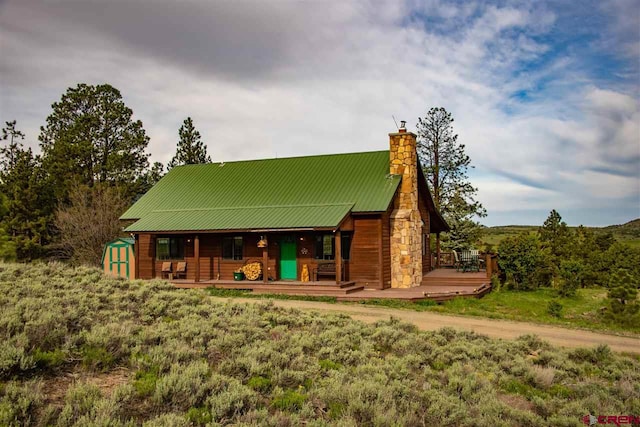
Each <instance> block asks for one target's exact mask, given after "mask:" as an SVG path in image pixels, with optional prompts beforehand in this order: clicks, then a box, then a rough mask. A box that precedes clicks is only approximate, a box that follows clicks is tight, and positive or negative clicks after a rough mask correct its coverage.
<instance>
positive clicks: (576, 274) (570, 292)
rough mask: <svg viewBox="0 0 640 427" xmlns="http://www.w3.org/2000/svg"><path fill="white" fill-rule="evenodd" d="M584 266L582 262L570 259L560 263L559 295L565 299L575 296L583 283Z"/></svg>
mask: <svg viewBox="0 0 640 427" xmlns="http://www.w3.org/2000/svg"><path fill="white" fill-rule="evenodd" d="M583 272H584V265H583V264H582V262H580V261H578V260H575V259H569V260H562V261H560V277H561V279H562V280H561V281H560V282H559V283H558V294H559V295H560V296H563V297H569V296H574V295H575V294H576V291H577V290H578V288H579V287H580V284H581V283H582V275H583Z"/></svg>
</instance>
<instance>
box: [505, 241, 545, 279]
mask: <svg viewBox="0 0 640 427" xmlns="http://www.w3.org/2000/svg"><path fill="white" fill-rule="evenodd" d="M498 253H499V254H500V258H499V259H498V264H499V266H500V269H501V270H503V271H504V273H505V274H506V276H507V282H508V283H509V285H510V287H511V288H513V289H516V290H527V289H535V288H537V287H538V286H539V283H538V281H537V278H536V273H537V272H538V270H539V269H540V267H541V265H542V264H543V260H544V255H543V253H542V251H541V249H540V244H539V242H538V238H537V237H536V236H535V235H531V234H528V233H521V234H518V235H517V236H514V237H507V238H506V239H504V240H502V241H501V242H500V244H499V245H498Z"/></svg>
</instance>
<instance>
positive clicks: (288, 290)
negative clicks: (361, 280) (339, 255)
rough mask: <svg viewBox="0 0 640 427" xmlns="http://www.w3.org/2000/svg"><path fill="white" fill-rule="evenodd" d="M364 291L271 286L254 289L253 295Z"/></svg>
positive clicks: (316, 294)
mask: <svg viewBox="0 0 640 427" xmlns="http://www.w3.org/2000/svg"><path fill="white" fill-rule="evenodd" d="M363 289H364V286H362V285H351V286H348V287H343V288H337V287H336V288H334V289H326V288H325V289H322V288H317V287H315V286H314V287H313V288H312V287H304V286H300V285H297V287H294V286H287V287H282V286H279V285H273V286H271V287H269V288H254V289H253V293H254V294H286V295H313V296H335V297H338V296H341V295H348V294H351V293H354V292H359V291H361V290H363Z"/></svg>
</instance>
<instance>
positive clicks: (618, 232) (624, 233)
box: [482, 218, 640, 246]
mask: <svg viewBox="0 0 640 427" xmlns="http://www.w3.org/2000/svg"><path fill="white" fill-rule="evenodd" d="M538 228H540V226H539V225H500V226H496V227H486V228H485V230H484V236H483V237H482V241H483V242H484V243H485V244H486V243H488V244H491V245H497V244H499V243H500V241H502V240H503V239H505V238H506V237H509V236H514V235H516V234H520V233H522V232H529V233H535V232H536V231H538ZM569 228H571V229H576V228H578V227H569ZM587 228H589V229H591V230H593V231H594V233H597V234H602V233H611V234H613V236H614V237H615V238H616V239H617V240H619V241H622V242H625V243H628V244H630V245H633V246H640V218H637V219H634V220H632V221H629V222H627V223H625V224H618V225H608V226H606V227H587Z"/></svg>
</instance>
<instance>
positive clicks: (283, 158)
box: [172, 150, 389, 169]
mask: <svg viewBox="0 0 640 427" xmlns="http://www.w3.org/2000/svg"><path fill="white" fill-rule="evenodd" d="M383 152H389V150H374V151H355V152H349V153H328V154H309V155H306V156H291V157H269V158H264V159H245V160H229V161H220V162H211V163H198V164H192V165H179V166H175V167H173V168H172V169H177V168H185V167H199V166H212V165H218V166H220V164H227V163H246V162H266V161H270V160H291V159H308V158H312V157H337V156H348V155H354V154H373V153H383Z"/></svg>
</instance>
